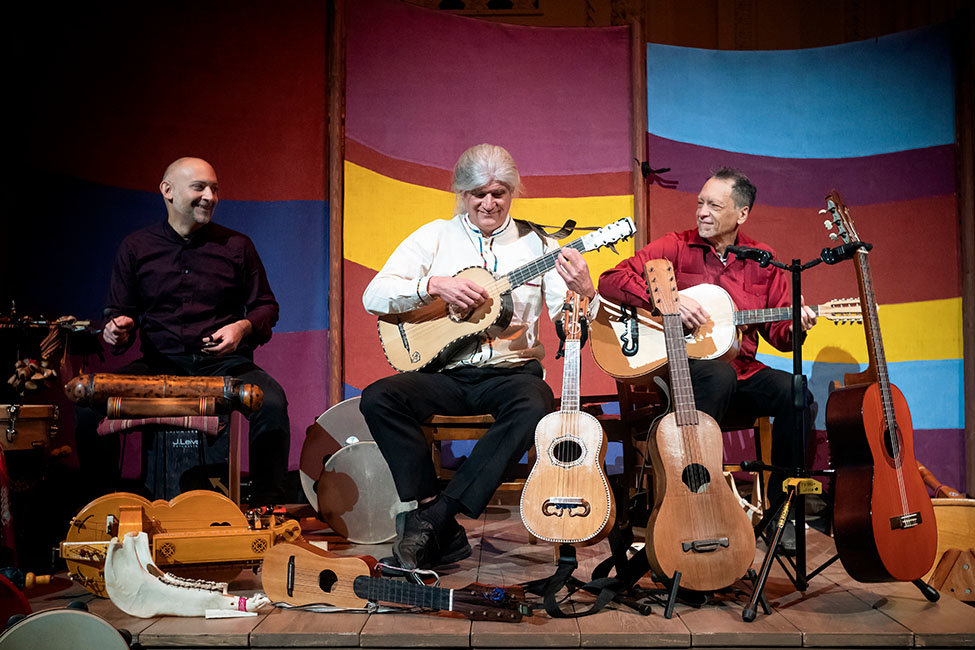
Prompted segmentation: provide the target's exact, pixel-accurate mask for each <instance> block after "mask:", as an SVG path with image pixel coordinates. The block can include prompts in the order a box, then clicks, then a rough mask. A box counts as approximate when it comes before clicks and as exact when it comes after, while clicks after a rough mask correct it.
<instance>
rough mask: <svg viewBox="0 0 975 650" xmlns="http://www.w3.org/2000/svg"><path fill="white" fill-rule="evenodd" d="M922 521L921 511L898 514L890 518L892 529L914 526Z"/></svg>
mask: <svg viewBox="0 0 975 650" xmlns="http://www.w3.org/2000/svg"><path fill="white" fill-rule="evenodd" d="M920 523H921V513H920V512H910V513H908V514H906V515H898V516H896V517H891V518H890V529H891V530H903V529H905V528H914V527H915V526H917V525H918V524H920Z"/></svg>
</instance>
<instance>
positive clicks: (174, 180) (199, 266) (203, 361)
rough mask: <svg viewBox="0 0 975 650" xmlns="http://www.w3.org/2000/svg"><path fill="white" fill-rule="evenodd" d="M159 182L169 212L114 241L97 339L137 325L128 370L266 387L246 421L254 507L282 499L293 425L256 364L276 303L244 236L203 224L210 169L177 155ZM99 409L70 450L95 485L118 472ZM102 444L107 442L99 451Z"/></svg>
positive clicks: (110, 481)
mask: <svg viewBox="0 0 975 650" xmlns="http://www.w3.org/2000/svg"><path fill="white" fill-rule="evenodd" d="M159 190H160V192H161V193H162V196H163V199H164V200H165V202H166V212H167V218H166V220H165V221H160V222H158V223H155V224H152V225H150V226H147V227H145V228H142V229H141V230H138V231H136V232H134V233H132V234H131V235H129V236H128V237H126V238H125V240H124V241H123V242H122V245H121V246H120V247H119V252H118V255H117V256H116V259H115V265H114V267H113V269H112V279H111V285H110V289H109V301H108V307H107V309H106V314H107V315H108V316H109V317H110V320H109V321H108V323H107V324H106V325H105V328H104V331H103V338H104V339H105V341H106V342H107V343H109V344H110V345H112V346H113V347H114V348H115V349H116V350H117V351H121V350H124V349H126V348H127V347H128V346H129V345H131V344H132V342H133V341H134V335H135V332H136V330H137V329H138V330H139V331H140V336H139V340H140V349H141V352H142V354H143V356H142V358H141V359H138V360H137V361H135V362H133V363H131V364H129V365H128V366H126V367H124V368H121V369H119V370H118V372H120V373H126V374H171V375H207V376H216V375H231V376H234V377H237V378H239V379H241V380H242V381H244V382H245V383H251V384H256V385H257V386H259V387H260V388H261V389H262V390H263V391H264V403H263V406H262V407H261V408H260V409H259V410H258V411H257V412H256V413H253V414H251V415H249V416H248V419H249V421H250V475H251V484H252V495H251V499H250V501H251V504H252V505H263V504H271V503H281V502H283V500H284V499H285V497H286V495H285V492H284V485H285V481H286V478H287V470H288V448H289V445H290V439H291V432H290V423H289V420H288V402H287V399H286V397H285V394H284V390H283V389H282V388H281V386H280V385H279V384H278V383H277V382H276V381H275V380H274V378H273V377H271V376H270V375H269V374H267V373H266V372H264V371H263V370H262V369H261V368H259V367H258V366H257V365H255V364H254V349H255V348H257V347H258V346H260V345H262V344H264V343H266V342H267V341H268V340H270V338H271V328H272V327H273V326H274V324H275V323H276V322H277V320H278V303H277V301H276V300H275V298H274V294H273V293H272V292H271V287H270V285H269V284H268V281H267V275H266V273H265V272H264V265H263V264H262V263H261V260H260V257H258V254H257V250H256V249H255V248H254V244H253V243H252V242H251V240H250V239H249V238H248V237H247V236H245V235H243V234H241V233H238V232H235V231H233V230H230V229H229V228H225V227H223V226H221V225H219V224H215V223H211V222H210V219H211V217H212V216H213V211H214V209H215V208H216V207H217V201H218V186H217V175H216V173H215V172H214V171H213V168H212V167H211V166H210V165H209V164H208V163H207V162H206V161H204V160H201V159H199V158H180V159H179V160H177V161H175V162H174V163H172V164H171V165H170V166H169V167H168V168H167V169H166V172H165V174H164V175H163V180H162V182H161V183H160V184H159ZM97 419H98V414H96V413H94V412H85V411H80V412H79V417H78V435H77V437H78V453H79V457H80V460H81V463H82V468H83V469H84V470H86V471H87V472H88V473H90V474H91V479H92V480H93V481H94V482H95V485H97V486H98V487H97V489H96V492H98V491H102V492H101V493H104V492H103V491H111V490H112V489H113V488H114V482H115V481H116V480H117V478H118V476H117V475H118V443H117V441H114V440H113V441H110V442H109V444H108V445H106V444H103V443H102V442H101V441H99V440H97V439H96V437H95V435H94V427H95V425H96V424H97ZM106 447H108V448H107V449H106Z"/></svg>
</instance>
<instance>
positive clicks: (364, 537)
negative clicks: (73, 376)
mask: <svg viewBox="0 0 975 650" xmlns="http://www.w3.org/2000/svg"><path fill="white" fill-rule="evenodd" d="M317 496H318V512H319V514H320V515H321V516H322V519H324V520H325V521H326V522H328V525H329V526H331V527H332V530H334V531H335V532H336V533H338V534H339V535H341V536H342V537H345V538H346V539H348V540H349V541H350V542H352V543H354V544H382V543H383V542H388V541H390V540H392V539H393V538H395V537H396V525H395V519H396V515H397V514H399V513H400V512H403V511H406V510H412V509H413V508H415V507H416V502H415V501H412V502H410V504H404V503H402V502H401V501H400V500H399V496H398V495H397V493H396V486H395V485H394V484H393V475H392V474H391V473H390V471H389V466H388V465H387V464H386V459H385V458H383V455H382V452H380V451H379V446H378V445H377V444H376V443H375V442H372V441H367V442H355V443H352V444H351V445H348V446H346V447H343V448H341V449H339V450H338V451H337V452H335V453H334V454H332V456H331V457H329V459H328V461H326V463H325V467H323V468H322V473H321V476H319V478H318V490H317Z"/></svg>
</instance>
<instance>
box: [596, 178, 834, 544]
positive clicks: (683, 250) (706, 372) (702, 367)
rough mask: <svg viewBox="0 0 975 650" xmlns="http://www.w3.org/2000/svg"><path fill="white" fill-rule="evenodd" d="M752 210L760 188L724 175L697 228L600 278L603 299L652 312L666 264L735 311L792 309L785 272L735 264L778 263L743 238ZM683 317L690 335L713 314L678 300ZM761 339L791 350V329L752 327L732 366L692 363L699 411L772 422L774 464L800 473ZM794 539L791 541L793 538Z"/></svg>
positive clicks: (805, 310)
mask: <svg viewBox="0 0 975 650" xmlns="http://www.w3.org/2000/svg"><path fill="white" fill-rule="evenodd" d="M754 202H755V186H754V185H753V184H752V182H751V181H750V180H748V177H747V176H745V175H744V174H743V173H742V172H740V171H739V170H737V169H731V168H727V167H722V168H720V169H718V170H717V171H715V172H714V173H713V174H712V175H711V177H710V178H709V179H708V180H707V182H706V183H705V184H704V187H703V188H701V192H700V193H699V194H698V197H697V214H696V217H697V228H695V229H691V230H685V231H684V232H671V233H667V234H666V235H664V236H663V237H660V238H659V239H656V240H654V241H652V242H650V243H649V244H647V245H646V246H644V247H643V249H641V250H639V251H637V253H636V255H634V256H633V257H631V258H629V259H627V260H624V261H622V262H620V263H619V264H618V265H617V266H616V267H615V268H612V269H610V270H608V271H606V272H604V273H603V274H602V275H601V276H600V278H599V294H600V295H601V296H603V297H605V298H609V299H610V300H615V301H617V302H620V303H623V304H627V305H634V306H637V307H643V308H645V309H652V308H653V305H652V304H651V303H650V299H649V296H648V295H647V284H646V280H645V278H644V268H645V265H646V263H647V262H648V261H649V260H652V259H667V260H670V262H671V263H672V264H673V266H674V273H675V276H676V279H677V288H678V289H686V288H688V287H692V286H694V285H698V284H702V283H707V284H715V285H718V286H719V287H721V288H723V289H724V290H725V291H727V292H728V293H729V294H730V295H731V297H732V299H733V300H734V301H735V307H736V309H765V308H772V307H788V306H790V301H791V292H790V290H789V287H788V284H787V282H786V278H785V273H784V271H782V269H779V268H776V267H774V266H766V267H764V268H762V267H761V266H759V265H758V264H757V263H755V262H747V261H745V260H741V259H738V257H737V256H735V255H733V256H730V257H729V255H728V253H727V247H728V246H731V245H736V246H746V247H751V248H761V249H764V250H767V251H769V252H770V253H772V254H773V255H774V252H773V251H772V249H771V248H770V247H769V246H767V245H766V244H763V243H761V242H757V241H755V240H754V239H751V238H749V237H747V236H746V235H745V234H744V233H742V232H740V228H741V226H742V224H744V223H745V221H746V220H747V219H748V215H749V213H750V212H751V209H752V205H753V204H754ZM680 315H681V321H682V322H683V323H684V327H685V328H687V329H688V330H693V329H695V328H697V327H700V326H701V325H704V324H705V323H706V322H707V320H708V318H709V314H708V313H707V311H706V310H705V309H704V308H703V307H702V306H701V304H700V303H698V302H697V301H696V300H694V299H693V298H690V297H687V296H680ZM801 319H802V329H803V331H805V330H807V329H809V328H810V327H812V326H813V325H814V324H815V323H816V315H815V314H814V313H813V311H812V310H811V309H810V308H809V307H806V306H805V304H803V306H802V313H801ZM759 334H761V335H762V337H763V338H765V340H766V341H768V342H769V343H770V344H771V345H773V346H775V347H776V348H777V349H779V350H782V351H788V350H791V349H792V321H791V320H790V321H781V322H777V323H764V324H759V325H749V326H746V327H745V328H743V331H742V339H741V347H740V349H739V351H738V355H737V357H736V358H735V359H734V360H733V361H732V362H731V364H730V365H728V364H727V363H725V362H723V361H717V360H713V361H709V360H693V359H692V360H691V361H690V370H691V380H692V382H693V385H694V397H695V400H696V403H697V408H698V410H699V411H703V412H704V413H707V414H708V415H710V416H711V417H713V418H714V419H715V420H716V421H717V422H721V419H722V418H723V417H724V415H725V413H727V412H728V410H729V408H732V407H733V408H734V410H735V411H736V412H743V413H747V414H750V415H751V414H753V415H755V416H756V417H757V416H761V415H770V416H773V417H774V418H775V421H774V424H773V428H772V459H771V461H772V464H773V465H778V466H781V467H795V466H796V464H797V462H798V459H794V458H793V454H792V438H793V436H794V435H800V433H799V432H795V431H793V429H794V427H793V411H792V375H791V374H790V373H787V372H783V371H781V370H775V369H773V368H769V367H767V366H765V365H764V364H762V363H761V362H760V361H758V360H757V359H756V358H755V352H756V350H757V349H758V336H759ZM784 478H785V477H784V476H782V475H781V474H778V473H776V474H773V476H772V480H771V482H770V485H769V497H770V498H771V499H772V500H773V505H774V504H775V503H776V502H777V501H780V500H781V499H782V497H783V495H782V493H781V492H780V489H779V488H780V486H781V481H782V480H783V479H784ZM790 533H791V534H790ZM790 547H791V550H793V551H794V549H795V534H794V530H793V531H789V530H788V529H787V531H786V539H785V540H784V541H783V548H784V549H785V550H786V551H789V550H790Z"/></svg>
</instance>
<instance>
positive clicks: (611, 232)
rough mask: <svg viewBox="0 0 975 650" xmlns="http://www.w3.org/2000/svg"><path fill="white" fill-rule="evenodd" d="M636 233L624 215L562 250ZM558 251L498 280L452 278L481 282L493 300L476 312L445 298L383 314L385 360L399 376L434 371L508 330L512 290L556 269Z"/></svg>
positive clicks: (589, 247)
mask: <svg viewBox="0 0 975 650" xmlns="http://www.w3.org/2000/svg"><path fill="white" fill-rule="evenodd" d="M634 232H636V228H635V227H634V225H633V220H632V219H630V218H629V217H626V218H625V219H620V220H619V221H616V222H613V223H611V224H609V225H606V226H603V227H602V228H600V229H599V230H596V231H594V232H591V233H588V234H586V235H583V236H582V237H580V238H579V239H576V240H575V241H573V242H571V243H569V244H566V245H565V246H564V247H563V248H574V249H576V250H577V251H579V252H580V253H587V252H589V251H593V250H596V249H598V248H602V247H603V246H608V245H610V244H612V243H614V242H617V241H620V240H622V239H626V238H628V237H630V236H632V235H633V233H634ZM559 250H561V249H555V250H553V251H550V252H548V253H546V254H545V255H542V256H541V257H539V258H537V259H535V260H532V261H531V262H529V263H528V264H525V265H523V266H520V267H518V268H517V269H515V270H513V271H510V272H508V273H505V274H504V275H502V276H501V277H498V278H496V277H494V274H492V273H491V272H490V271H488V270H487V269H483V268H480V267H473V266H472V267H469V268H466V269H463V270H461V271H458V272H457V273H456V274H455V275H454V277H461V278H466V279H468V280H471V281H472V282H475V283H477V284H478V285H480V286H481V287H483V288H484V289H485V290H487V292H488V295H489V296H490V298H489V299H488V300H485V301H484V302H483V303H481V304H480V305H478V306H477V307H474V308H472V309H469V310H466V311H459V310H455V309H453V308H451V307H450V306H449V305H448V304H447V303H446V302H445V301H444V300H443V299H442V298H435V299H434V300H433V301H432V302H431V303H430V304H428V305H424V306H423V307H420V308H418V309H414V310H411V311H408V312H403V313H401V314H388V315H385V316H380V317H379V322H378V327H379V339H380V341H381V342H382V344H383V352H385V354H386V360H387V361H389V364H390V365H391V366H393V368H395V369H396V370H399V371H400V372H408V371H413V370H435V369H436V368H437V367H439V366H440V365H442V363H444V362H446V361H447V360H449V359H450V357H451V356H452V355H453V354H454V353H455V352H456V351H457V350H459V349H460V348H462V347H464V346H465V345H467V344H468V343H469V342H470V341H471V339H472V338H474V337H476V336H478V335H480V334H482V333H483V332H484V331H486V330H487V329H488V328H489V327H491V326H498V327H506V326H507V325H508V323H509V322H510V320H511V316H512V302H511V291H512V290H514V289H516V288H518V287H520V286H521V285H523V284H525V283H526V282H529V281H530V280H533V279H535V278H537V277H538V276H540V275H543V274H545V273H547V272H548V271H550V270H551V269H553V268H555V260H556V259H557V258H558V256H559Z"/></svg>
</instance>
